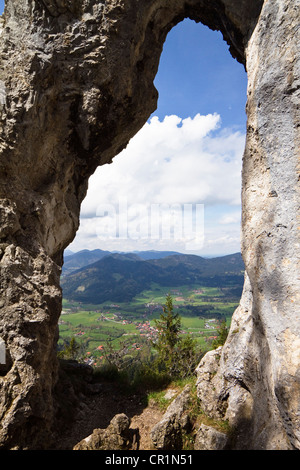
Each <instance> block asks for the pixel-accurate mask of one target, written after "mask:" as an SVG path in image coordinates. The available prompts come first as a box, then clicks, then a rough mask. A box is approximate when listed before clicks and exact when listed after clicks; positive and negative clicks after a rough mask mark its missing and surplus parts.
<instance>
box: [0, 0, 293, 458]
mask: <svg viewBox="0 0 300 470" xmlns="http://www.w3.org/2000/svg"><path fill="white" fill-rule="evenodd" d="M298 12H299V0H280V1H279V0H274V1H273V2H269V1H265V2H263V1H262V0H257V1H255V0H254V1H253V0H252V1H248V0H218V1H215V2H207V1H206V0H172V1H171V0H170V1H169V0H110V1H105V2H104V1H99V0H78V1H72V2H71V1H63V0H41V1H39V2H33V1H28V0H26V1H25V0H6V7H5V14H4V16H3V17H2V20H1V37H0V54H1V63H0V111H1V117H0V149H1V156H0V218H1V225H0V276H1V282H0V291H1V298H0V310H1V315H0V337H1V339H2V341H3V342H4V344H5V349H6V363H5V365H4V366H3V365H1V369H0V374H1V375H0V390H1V393H0V415H1V422H0V443H1V447H2V448H3V449H32V448H34V449H36V448H47V447H48V446H49V445H51V437H52V430H54V429H55V418H56V411H57V409H58V408H57V402H56V399H55V393H54V390H55V385H56V383H57V378H58V365H57V360H56V352H55V348H56V341H57V331H58V330H57V322H58V318H59V315H60V311H61V290H60V286H59V277H60V269H61V265H62V262H63V259H62V254H63V250H64V249H65V247H66V246H67V245H68V244H69V243H70V242H71V241H72V240H73V238H74V236H75V234H76V230H77V228H78V224H79V211H80V204H81V202H82V200H83V198H84V196H85V194H86V190H87V184H88V178H89V176H90V175H91V174H92V173H93V172H94V171H95V169H96V167H97V166H99V165H102V164H105V163H108V162H111V160H112V158H113V157H114V156H115V155H117V154H118V153H119V152H120V151H121V150H122V149H123V148H124V147H125V146H126V145H127V143H128V141H129V140H130V138H131V137H133V135H134V134H135V133H136V132H137V131H138V130H139V129H140V128H141V127H142V126H143V125H144V123H145V122H146V120H147V119H148V117H149V116H150V115H151V113H152V112H153V111H154V110H155V108H156V103H157V91H156V90H155V88H154V86H153V80H154V77H155V75H156V72H157V69H158V64H159V58H160V54H161V51H162V47H163V43H164V40H165V38H166V35H167V33H168V32H169V30H170V29H171V28H172V27H173V26H174V25H175V24H177V23H178V22H179V21H181V20H183V19H184V18H187V17H188V18H191V19H193V20H195V21H197V22H202V23H204V24H206V25H208V26H209V27H210V28H212V29H218V30H221V32H222V34H223V36H224V39H225V40H226V41H227V43H228V44H229V46H230V52H231V54H232V56H233V57H234V58H235V59H237V60H238V61H239V62H241V64H243V66H245V67H246V69H247V72H248V79H249V84H248V103H247V113H248V124H247V142H246V149H245V154H244V166H243V190H242V205H243V220H242V252H243V258H244V261H245V266H246V276H245V277H246V282H245V288H244V293H243V297H242V299H241V305H240V306H239V308H238V309H237V311H236V313H235V315H234V318H233V322H232V328H231V333H230V335H229V339H228V341H227V343H226V345H225V346H224V348H223V350H222V351H221V353H220V356H219V359H218V364H217V369H216V372H215V373H214V374H211V379H210V381H209V382H207V383H205V387H206V390H207V391H209V390H210V393H206V394H205V396H204V395H203V394H201V389H202V380H206V378H207V374H206V375H205V374H204V375H205V378H204V375H203V377H201V368H205V367H207V364H206V365H205V364H204V363H205V361H206V359H205V358H204V360H203V363H202V364H201V365H200V366H199V368H198V374H199V376H198V391H199V397H200V399H201V402H202V406H203V408H204V409H207V412H208V413H209V414H211V415H212V416H214V415H217V416H218V417H220V418H221V419H223V418H225V419H228V420H229V422H230V424H231V425H232V427H233V428H234V432H233V435H234V436H235V438H234V439H232V443H231V446H232V448H250V449H255V448H263V449H265V448H266V449H273V448H280V449H290V448H299V447H300V445H299V435H297V430H299V422H298V421H297V420H298V419H299V414H297V413H298V407H299V395H300V394H299V368H298V367H299V350H300V348H299V342H300V339H299V280H298V278H297V272H299V265H297V257H298V254H299V230H297V219H296V218H297V210H298V204H297V203H298V200H299V199H298V197H299V194H298V192H297V191H298V190H297V183H298V179H297V164H298V163H299V162H298V160H297V159H298V158H299V108H298V105H299V69H300V67H299V52H298V51H299V43H298V42H297V41H298V40H299V36H297V34H299V33H297V28H298V23H299V21H298ZM199 47H201V45H199ZM241 66H242V65H241ZM297 270H298V271H297ZM1 344H2V343H1ZM210 360H211V358H210ZM213 367H216V364H214V366H213ZM203 386H204V384H203Z"/></svg>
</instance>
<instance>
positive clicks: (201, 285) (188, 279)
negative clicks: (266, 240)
mask: <svg viewBox="0 0 300 470" xmlns="http://www.w3.org/2000/svg"><path fill="white" fill-rule="evenodd" d="M149 256H150V255H148V256H147V257H146V258H145V259H142V258H141V257H140V256H138V254H108V255H107V254H106V253H105V255H103V256H101V258H100V259H99V260H98V261H96V262H90V263H88V264H87V265H86V266H82V267H81V268H79V269H74V270H73V271H71V272H69V273H68V274H66V275H64V276H63V277H62V287H63V293H64V297H63V310H62V314H61V317H60V322H59V344H58V345H59V349H61V350H62V349H63V348H64V346H65V345H66V344H68V343H70V341H71V339H72V338H75V342H76V354H77V357H80V360H82V361H84V362H86V363H88V364H92V365H96V366H97V365H101V364H102V363H103V361H104V359H105V356H106V355H107V353H108V350H110V351H112V350H114V351H118V350H120V349H122V348H123V350H124V351H125V353H126V354H127V355H128V356H129V357H142V356H143V354H149V351H150V350H151V342H152V341H155V337H156V329H155V323H154V320H155V319H158V318H159V316H160V314H161V313H162V306H163V305H164V304H165V299H166V295H167V294H170V295H171V296H172V299H173V305H174V309H175V311H177V312H178V313H179V315H180V316H181V320H182V322H181V324H182V331H181V334H182V335H189V336H190V337H192V338H193V339H195V340H196V341H197V345H198V346H199V349H201V351H203V352H205V351H207V350H209V349H211V347H212V346H211V345H212V341H213V340H214V339H215V338H216V336H217V334H218V329H219V327H220V324H221V322H222V321H223V320H225V319H226V324H227V326H229V325H230V322H231V317H232V314H233V312H234V310H235V308H236V307H237V305H238V303H239V300H240V295H241V291H242V285H243V264H242V260H241V256H240V254H235V255H231V256H228V257H221V258H214V259H209V260H207V259H203V258H200V257H197V256H192V255H180V254H172V255H169V254H166V256H165V257H161V258H155V259H153V258H152V259H148V257H149ZM153 256H155V255H153ZM89 258H92V259H93V261H94V257H91V256H89ZM81 262H82V254H81ZM83 264H84V263H83ZM69 265H70V263H69ZM172 281H173V283H172ZM123 294H124V295H123Z"/></svg>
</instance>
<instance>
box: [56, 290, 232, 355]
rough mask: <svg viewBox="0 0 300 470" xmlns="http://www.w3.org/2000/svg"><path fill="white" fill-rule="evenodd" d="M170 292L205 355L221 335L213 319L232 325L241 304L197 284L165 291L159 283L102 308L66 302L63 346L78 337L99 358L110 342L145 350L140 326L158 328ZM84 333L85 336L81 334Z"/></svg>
mask: <svg viewBox="0 0 300 470" xmlns="http://www.w3.org/2000/svg"><path fill="white" fill-rule="evenodd" d="M168 293H170V294H171V296H172V299H173V305H174V308H175V309H177V310H178V313H179V314H180V316H181V322H182V329H183V330H184V331H185V334H191V335H192V337H193V338H194V339H196V340H197V343H198V345H199V346H200V347H201V349H202V350H203V352H205V351H207V350H209V349H210V348H211V346H210V343H211V338H212V337H213V336H216V335H217V329H216V327H217V325H218V322H217V321H212V320H218V319H219V320H220V318H221V316H222V317H223V318H224V317H226V322H227V325H228V326H229V325H230V322H231V317H232V313H233V312H234V310H235V308H236V307H237V305H238V302H239V299H232V298H227V297H226V295H225V293H226V290H222V289H218V288H215V287H202V286H199V285H195V286H181V287H175V288H171V287H170V288H162V287H161V286H159V285H156V284H153V285H152V288H151V290H145V291H143V292H142V293H141V294H139V295H138V296H136V297H135V298H134V299H133V301H132V302H123V303H120V302H118V303H117V304H116V303H115V302H114V301H113V300H112V301H111V302H105V303H104V304H100V305H92V304H85V305H83V304H79V303H77V302H69V301H68V300H67V299H63V314H62V315H61V317H60V325H59V334H60V340H59V344H60V345H61V344H62V343H63V341H64V340H70V338H72V337H75V339H76V342H78V343H79V344H80V345H81V346H82V350H85V351H86V352H90V354H91V355H93V356H94V357H96V358H99V357H101V355H102V354H103V351H99V350H98V349H97V348H98V346H99V345H104V344H105V343H106V342H107V340H109V341H111V344H112V346H113V347H114V348H115V349H118V348H119V347H120V342H122V341H127V342H129V343H131V344H133V343H137V346H139V347H141V348H142V347H144V346H145V344H146V343H147V339H146V338H145V336H141V334H140V333H141V331H139V330H138V328H137V323H139V322H145V321H149V322H150V325H151V326H154V319H155V318H159V316H160V313H161V312H162V307H161V306H162V305H164V304H165V301H166V295H167V294H168ZM103 316H105V318H106V320H104V319H103ZM124 320H126V323H124ZM209 320H210V321H209ZM128 322H129V323H128ZM80 332H84V334H81V335H78V333H80ZM208 338H210V339H208ZM148 344H149V343H148Z"/></svg>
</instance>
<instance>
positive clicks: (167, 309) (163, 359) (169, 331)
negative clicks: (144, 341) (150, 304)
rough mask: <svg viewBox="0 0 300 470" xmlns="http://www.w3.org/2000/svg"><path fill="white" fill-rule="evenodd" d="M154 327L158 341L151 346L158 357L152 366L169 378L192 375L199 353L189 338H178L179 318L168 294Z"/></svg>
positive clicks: (179, 330) (194, 343)
mask: <svg viewBox="0 0 300 470" xmlns="http://www.w3.org/2000/svg"><path fill="white" fill-rule="evenodd" d="M155 325H156V328H157V330H158V339H157V341H156V343H154V344H153V346H154V348H155V349H156V350H157V352H158V357H157V359H156V361H155V362H154V364H153V366H154V367H155V366H156V368H157V369H158V370H159V371H161V372H165V373H167V374H169V376H171V377H181V378H185V377H188V376H190V375H193V373H194V370H195V367H196V365H197V363H198V358H199V354H200V353H201V352H200V351H199V352H196V342H195V340H193V339H192V338H191V337H190V336H186V337H182V336H180V332H181V318H180V316H179V314H178V313H175V312H174V308H173V301H172V297H171V296H170V294H168V295H167V297H166V304H165V306H164V307H163V313H162V314H161V315H160V319H159V320H156V321H155Z"/></svg>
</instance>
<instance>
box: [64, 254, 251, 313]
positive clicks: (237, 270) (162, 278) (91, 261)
mask: <svg viewBox="0 0 300 470" xmlns="http://www.w3.org/2000/svg"><path fill="white" fill-rule="evenodd" d="M243 280H244V264H243V260H242V257H241V254H240V253H235V254H232V255H227V256H222V257H217V258H209V259H207V258H202V257H201V256H197V255H186V254H181V253H176V252H155V251H154V252H151V251H146V252H134V253H111V252H107V251H102V250H93V251H89V250H83V251H81V252H78V253H76V254H73V255H71V256H66V257H65V263H64V268H63V276H62V280H61V286H62V289H63V295H64V297H65V298H66V299H68V300H73V301H78V302H82V303H91V304H100V303H103V302H106V301H115V302H128V301H131V300H132V299H133V298H134V297H135V296H136V295H137V294H139V293H140V292H142V291H143V290H145V289H151V287H152V286H153V284H158V285H160V286H163V287H179V286H182V285H196V284H198V285H201V286H208V287H226V288H229V289H232V291H233V293H234V294H235V295H240V294H241V291H242V286H243Z"/></svg>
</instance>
